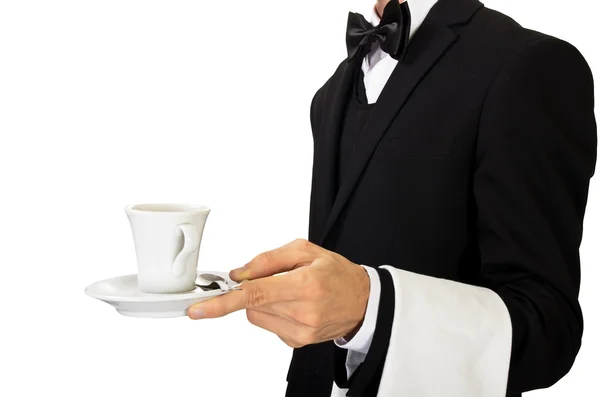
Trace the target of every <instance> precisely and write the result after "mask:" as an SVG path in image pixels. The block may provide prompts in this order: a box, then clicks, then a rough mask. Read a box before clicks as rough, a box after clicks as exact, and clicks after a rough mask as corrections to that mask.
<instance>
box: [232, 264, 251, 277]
mask: <svg viewBox="0 0 600 397" xmlns="http://www.w3.org/2000/svg"><path fill="white" fill-rule="evenodd" d="M231 273H232V276H233V277H234V278H235V279H236V280H243V279H247V278H250V270H248V268H247V267H245V266H243V267H240V268H238V269H234V270H232V272H231Z"/></svg>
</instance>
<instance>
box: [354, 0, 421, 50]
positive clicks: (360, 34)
mask: <svg viewBox="0 0 600 397" xmlns="http://www.w3.org/2000/svg"><path fill="white" fill-rule="evenodd" d="M409 38H410V10H409V8H408V3H407V2H403V3H399V2H393V1H390V2H389V3H388V4H387V5H386V6H385V9H384V10H383V15H382V16H381V22H380V23H379V25H377V27H373V25H371V24H370V23H369V22H367V20H366V19H365V17H364V16H362V15H361V14H357V13H354V12H350V13H349V14H348V28H347V30H346V47H347V49H348V59H350V60H351V59H354V58H358V59H362V58H364V57H365V55H367V54H368V53H369V51H370V50H371V46H372V45H373V43H375V42H378V43H379V45H380V46H381V49H382V50H383V51H385V52H386V53H388V54H389V55H390V56H391V57H392V58H394V59H397V60H400V59H402V58H403V57H404V53H405V51H406V47H407V46H408V41H409Z"/></svg>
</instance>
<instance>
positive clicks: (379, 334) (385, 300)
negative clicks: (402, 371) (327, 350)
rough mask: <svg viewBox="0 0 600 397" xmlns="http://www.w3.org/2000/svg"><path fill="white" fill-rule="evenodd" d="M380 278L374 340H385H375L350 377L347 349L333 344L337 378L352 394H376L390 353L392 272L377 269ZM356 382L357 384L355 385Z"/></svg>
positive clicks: (392, 295) (374, 396) (392, 307)
mask: <svg viewBox="0 0 600 397" xmlns="http://www.w3.org/2000/svg"><path fill="white" fill-rule="evenodd" d="M376 270H377V273H378V275H379V280H380V282H381V296H380V298H379V308H378V313H379V315H378V317H377V323H376V325H375V333H374V335H373V339H374V340H378V341H381V342H382V343H377V344H374V345H373V346H372V347H371V349H370V350H369V354H368V355H367V357H366V358H365V361H364V362H363V363H362V364H361V365H359V366H358V368H357V369H356V370H355V371H354V372H353V373H352V375H351V376H350V379H348V376H347V371H346V358H347V356H348V350H346V349H342V348H339V347H337V346H335V347H334V349H335V351H334V381H335V383H336V384H337V385H338V386H339V387H340V388H349V387H350V390H349V391H348V393H347V396H349V397H357V396H358V397H361V396H364V397H376V396H377V391H378V389H379V381H380V378H381V373H382V371H383V364H384V363H385V358H386V355H387V350H388V346H389V341H390V336H391V333H392V324H393V322H394V309H395V301H394V293H395V290H394V282H393V281H392V276H391V275H390V273H389V272H388V271H387V270H385V269H376ZM352 386H354V387H352Z"/></svg>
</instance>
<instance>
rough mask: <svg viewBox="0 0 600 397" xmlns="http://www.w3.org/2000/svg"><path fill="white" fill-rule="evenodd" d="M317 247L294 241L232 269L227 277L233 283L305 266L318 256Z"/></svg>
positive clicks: (302, 241) (301, 241)
mask: <svg viewBox="0 0 600 397" xmlns="http://www.w3.org/2000/svg"><path fill="white" fill-rule="evenodd" d="M318 253H319V250H318V247H317V246H316V245H314V244H312V243H310V242H308V241H306V240H296V241H293V242H291V243H289V244H286V245H284V246H282V247H280V248H277V249H274V250H272V251H267V252H263V253H262V254H260V255H258V256H257V257H255V258H254V259H252V260H251V261H250V262H248V263H247V264H246V265H244V266H243V267H241V268H239V269H234V270H232V271H231V272H230V273H229V277H230V278H231V279H232V280H235V281H242V280H254V279H257V278H262V277H269V276H273V275H275V274H278V273H283V272H288V271H290V270H294V269H296V268H298V267H301V266H307V265H310V264H311V263H312V261H313V260H315V259H316V258H317V256H318Z"/></svg>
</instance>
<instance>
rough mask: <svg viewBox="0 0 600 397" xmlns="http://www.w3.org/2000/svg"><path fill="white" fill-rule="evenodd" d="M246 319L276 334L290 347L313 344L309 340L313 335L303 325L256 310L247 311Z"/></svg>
mask: <svg viewBox="0 0 600 397" xmlns="http://www.w3.org/2000/svg"><path fill="white" fill-rule="evenodd" d="M246 317H247V318H248V321H249V322H250V323H251V324H253V325H255V326H257V327H259V328H262V329H264V330H267V331H269V332H272V333H274V334H275V335H277V336H278V337H279V339H281V340H282V341H284V342H285V344H287V345H288V346H291V347H295V348H297V347H301V346H303V344H308V343H310V342H311V341H310V340H308V338H309V336H310V335H311V334H310V333H309V332H307V331H306V330H305V327H303V326H302V325H301V324H298V323H295V322H293V321H290V320H288V319H285V318H282V317H278V316H275V315H273V314H269V313H264V312H261V311H258V310H254V309H248V310H246Z"/></svg>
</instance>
